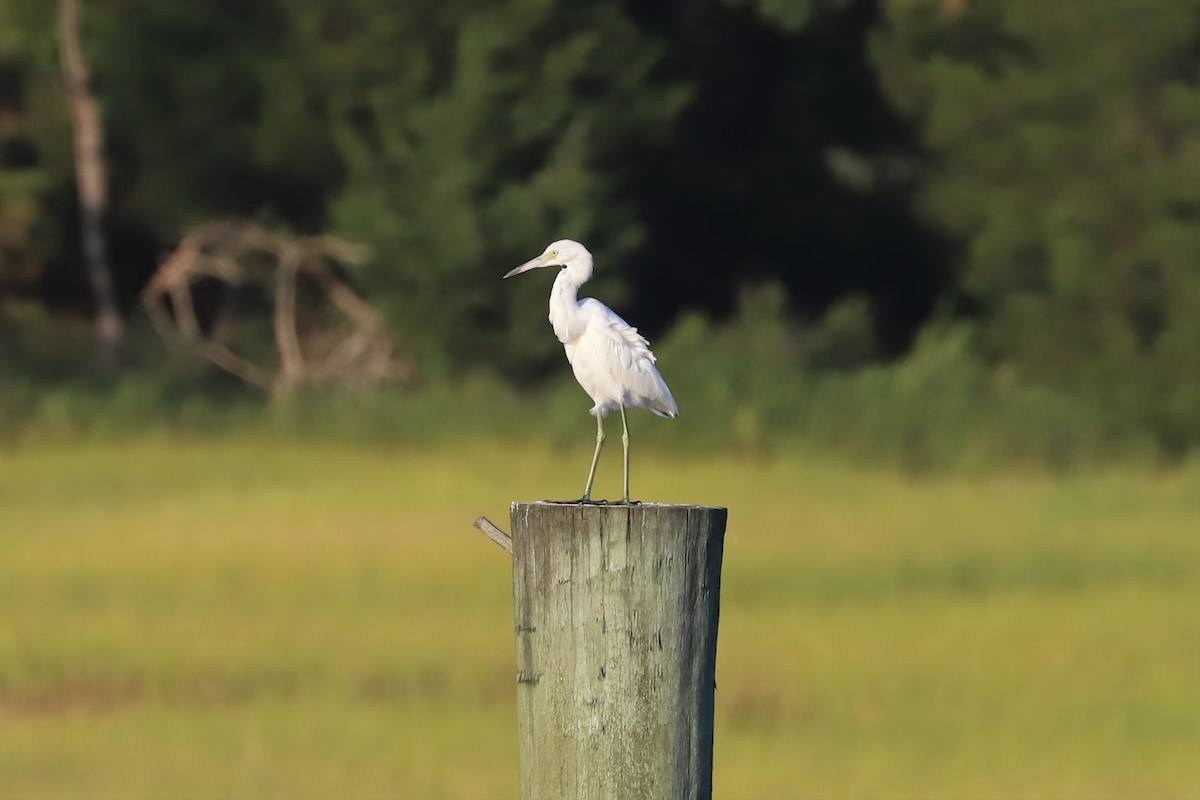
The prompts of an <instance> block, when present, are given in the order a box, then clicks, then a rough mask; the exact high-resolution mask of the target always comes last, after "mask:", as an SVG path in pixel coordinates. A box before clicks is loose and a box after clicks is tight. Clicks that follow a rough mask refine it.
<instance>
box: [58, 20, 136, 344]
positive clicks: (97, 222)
mask: <svg viewBox="0 0 1200 800" xmlns="http://www.w3.org/2000/svg"><path fill="white" fill-rule="evenodd" d="M79 39H80V37H79V5H78V3H77V2H76V0H58V52H59V57H60V60H61V61H62V69H63V77H64V80H65V82H66V90H67V99H68V101H69V105H70V108H71V127H72V129H73V131H74V139H75V180H76V183H77V186H78V192H79V218H80V229H81V234H82V236H83V257H84V261H85V262H86V265H87V274H88V282H89V283H90V284H91V286H92V294H93V295H94V297H95V301H96V332H97V334H98V335H99V338H100V358H101V360H102V361H104V362H105V363H107V364H112V363H113V362H115V360H116V357H117V351H118V350H119V349H120V346H121V339H122V337H123V336H124V325H123V323H122V322H121V311H120V309H119V308H118V306H117V297H116V292H115V290H114V289H113V277H112V270H111V269H110V268H109V264H108V257H107V255H106V249H107V248H106V245H105V241H104V214H105V212H106V210H107V208H108V185H107V181H106V178H105V173H104V125H103V122H102V120H101V117H100V108H99V106H98V105H97V103H96V98H95V97H94V96H93V95H92V90H91V86H90V82H89V76H88V68H87V62H86V60H85V59H84V56H83V47H82V45H81V44H80V40H79Z"/></svg>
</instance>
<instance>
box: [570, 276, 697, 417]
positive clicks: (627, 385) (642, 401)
mask: <svg viewBox="0 0 1200 800" xmlns="http://www.w3.org/2000/svg"><path fill="white" fill-rule="evenodd" d="M580 306H581V309H583V310H584V311H585V312H586V313H587V315H588V317H589V324H588V334H589V335H588V336H586V337H584V338H585V339H587V340H588V342H589V344H590V346H591V347H593V348H594V350H595V352H594V354H593V355H594V356H595V357H596V358H597V359H598V361H599V362H600V363H602V364H603V365H604V368H605V369H606V371H607V372H608V375H609V377H610V378H611V379H612V381H613V382H615V383H616V384H618V385H620V386H621V387H623V389H624V390H625V394H626V396H627V399H626V401H625V402H626V404H627V405H629V406H631V407H641V408H647V409H649V410H651V411H653V412H654V413H655V414H658V415H660V416H665V417H674V416H676V415H678V414H679V407H678V406H677V405H676V404H675V398H673V397H672V396H671V390H670V389H668V388H667V384H666V381H664V380H663V379H662V375H660V374H659V372H658V369H657V368H656V367H655V366H654V364H655V361H656V360H657V359H655V357H654V353H653V352H651V350H650V343H649V342H647V341H646V337H644V336H642V335H641V334H640V333H638V330H637V328H635V327H633V326H632V325H630V324H629V323H628V322H626V321H625V320H623V319H621V317H620V316H618V315H617V313H616V312H615V311H613V310H612V309H610V308H609V307H608V306H606V305H604V304H603V303H601V302H600V301H599V300H595V299H593V298H588V299H586V300H584V301H583V302H582V303H581V304H580Z"/></svg>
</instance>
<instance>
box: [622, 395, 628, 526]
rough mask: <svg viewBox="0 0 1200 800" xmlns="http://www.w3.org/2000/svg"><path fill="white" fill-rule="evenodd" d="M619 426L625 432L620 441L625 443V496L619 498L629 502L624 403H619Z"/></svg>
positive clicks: (626, 429)
mask: <svg viewBox="0 0 1200 800" xmlns="http://www.w3.org/2000/svg"><path fill="white" fill-rule="evenodd" d="M621 427H622V428H624V429H625V432H624V433H622V434H621V442H622V444H624V445H625V496H624V497H622V498H621V502H622V503H628V502H629V423H628V422H626V421H625V405H624V404H622V405H621Z"/></svg>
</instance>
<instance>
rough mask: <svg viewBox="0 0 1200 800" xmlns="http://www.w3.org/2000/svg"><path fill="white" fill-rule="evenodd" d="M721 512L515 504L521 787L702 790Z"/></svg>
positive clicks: (542, 799)
mask: <svg viewBox="0 0 1200 800" xmlns="http://www.w3.org/2000/svg"><path fill="white" fill-rule="evenodd" d="M726 516H727V512H726V509H724V508H711V507H702V506H676V505H654V504H645V505H634V506H624V505H612V506H602V505H580V504H560V503H514V504H513V506H512V530H513V597H514V603H515V613H516V651H517V716H518V725H519V736H520V760H521V796H522V798H523V800H569V799H570V798H580V800H583V799H585V798H586V799H587V800H591V798H621V799H622V800H625V799H627V798H638V799H639V800H643V799H644V800H651V799H653V798H708V797H711V794H712V746H713V742H712V730H713V692H714V688H715V672H716V652H717V621H718V613H719V595H720V582H721V559H722V553H723V546H724V537H725V522H726Z"/></svg>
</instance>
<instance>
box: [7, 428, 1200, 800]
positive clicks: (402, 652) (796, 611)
mask: <svg viewBox="0 0 1200 800" xmlns="http://www.w3.org/2000/svg"><path fill="white" fill-rule="evenodd" d="M581 424H582V423H581ZM581 438H582V439H583V441H581V443H580V444H581V447H580V449H578V450H575V451H573V452H570V453H551V452H550V451H549V450H548V449H546V448H545V447H539V446H533V445H512V444H508V445H502V444H498V443H493V444H491V445H489V446H482V445H481V446H478V447H471V446H467V445H461V444H460V445H453V446H442V447H438V446H433V445H428V446H422V447H421V448H420V449H417V450H412V451H409V450H404V449H387V450H384V449H378V448H376V449H365V448H361V447H351V446H339V445H330V444H326V445H288V444H281V443H279V442H277V441H268V440H262V441H246V440H241V439H239V440H232V439H230V440H221V439H216V440H211V441H171V440H168V439H149V440H144V441H138V442H127V443H107V444H90V445H89V444H81V445H67V444H63V443H59V444H55V445H43V446H39V445H37V444H36V443H33V442H25V443H22V444H21V445H20V446H19V447H17V448H10V449H8V450H0V797H5V798H34V797H38V798H40V797H62V798H78V797H122V798H126V797H129V798H162V797H181V798H182V797H266V796H270V797H296V798H310V797H311V798H333V797H339V798H341V797H372V798H374V797H379V798H383V797H387V798H493V797H495V798H505V797H514V796H515V795H516V793H517V786H516V775H517V765H516V734H515V726H516V713H515V706H514V697H515V678H514V669H515V667H514V659H513V652H512V632H511V631H512V605H511V603H512V601H511V584H510V575H509V563H508V558H507V556H505V554H504V553H503V552H502V551H500V550H499V549H498V548H496V547H495V546H494V545H492V544H491V543H489V542H487V541H486V540H485V539H484V538H483V537H482V536H481V535H480V534H478V533H477V532H475V531H473V530H472V529H471V521H472V520H473V519H474V517H475V516H476V515H478V514H481V513H482V514H486V515H488V516H489V517H491V518H492V519H493V520H496V521H498V522H504V521H506V519H507V504H508V501H510V500H513V499H539V498H542V497H570V496H576V495H578V493H579V490H580V488H581V487H580V485H581V483H582V479H583V478H584V472H585V470H586V467H587V459H588V455H589V453H588V447H587V445H588V442H587V441H586V439H587V438H588V435H587V430H586V429H581ZM634 468H635V471H634V486H633V489H634V493H635V495H639V496H641V497H643V498H644V499H654V500H658V501H664V502H696V503H710V504H722V505H728V506H729V507H730V525H729V533H728V539H727V546H726V562H725V584H724V593H723V605H722V619H721V638H720V647H719V662H718V691H717V732H716V753H715V757H716V766H715V784H716V787H715V788H716V796H717V797H719V798H727V799H729V798H783V797H820V798H842V797H845V798H880V797H922V798H937V797H944V798H966V797H970V798H990V797H996V798H999V797H1005V798H1007V797H1029V798H1083V797H1087V798H1093V797H1097V798H1099V797H1111V798H1133V797H1139V798H1148V797H1154V798H1174V797H1179V798H1185V797H1200V756H1198V754H1200V468H1198V467H1197V466H1196V465H1192V466H1190V467H1188V468H1186V469H1183V470H1181V471H1178V472H1172V473H1167V474H1159V475H1152V474H1148V473H1144V472H1134V471H1129V472H1121V471H1106V472H1103V473H1097V474H1086V475H1079V476H1073V477H1052V476H1047V475H1042V474H1022V475H1003V476H990V477H972V478H949V477H942V478H924V479H920V480H909V479H905V478H904V477H903V476H900V475H897V474H895V473H890V472H869V471H863V470H854V469H851V468H849V467H842V466H839V465H837V464H831V463H823V462H819V461H816V460H810V459H807V458H805V457H804V456H794V457H782V458H775V459H770V460H753V459H751V460H743V461H737V460H730V459H727V458H724V457H717V456H713V457H711V458H709V459H707V460H705V459H696V458H692V457H688V458H687V459H684V458H676V459H672V458H671V457H668V456H665V455H655V456H651V455H645V456H642V455H641V454H640V453H635V463H634ZM618 470H619V458H618V457H617V456H616V455H615V454H609V456H608V458H607V460H606V463H605V464H604V465H603V472H602V475H601V476H600V479H599V490H600V493H601V494H605V493H607V494H616V493H619V492H618V487H619V473H618ZM503 527H508V526H507V524H506V523H505V524H503Z"/></svg>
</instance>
